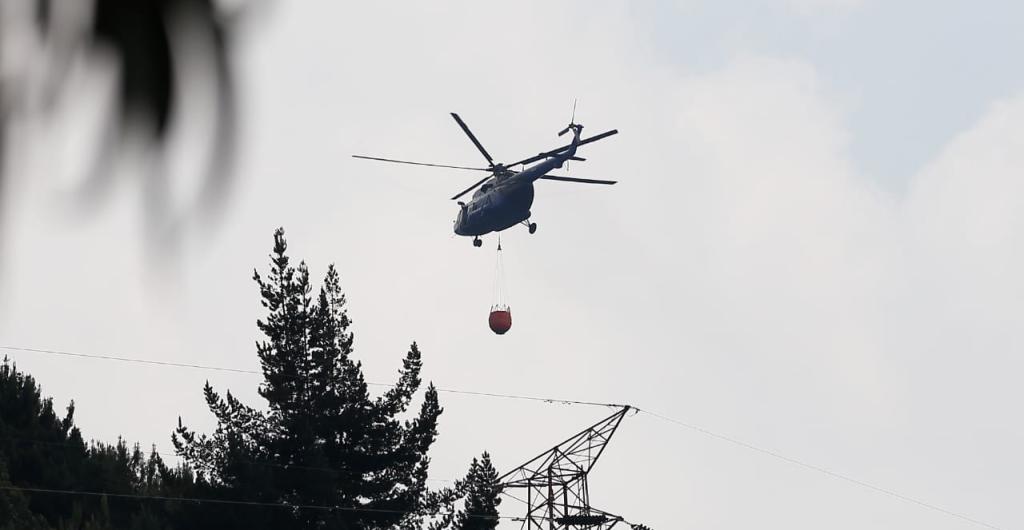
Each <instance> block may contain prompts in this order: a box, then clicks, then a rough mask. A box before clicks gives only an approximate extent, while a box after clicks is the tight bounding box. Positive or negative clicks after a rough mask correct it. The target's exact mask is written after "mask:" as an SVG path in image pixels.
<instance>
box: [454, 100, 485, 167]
mask: <svg viewBox="0 0 1024 530" xmlns="http://www.w3.org/2000/svg"><path fill="white" fill-rule="evenodd" d="M452 117H453V118H455V121H457V122H458V123H459V127H462V132H464V133H466V136H468V137H469V139H470V140H473V145H475V146H476V148H477V149H479V150H480V153H481V154H482V155H484V158H486V159H487V163H488V164H490V165H492V166H493V165H494V160H493V159H492V158H491V155H490V153H488V152H487V150H486V149H484V146H482V145H480V140H477V139H476V136H475V135H473V132H472V131H470V130H469V127H467V126H466V122H464V121H462V118H460V117H459V115H458V114H455V113H454V112H453V113H452Z"/></svg>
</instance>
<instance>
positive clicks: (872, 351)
mask: <svg viewBox="0 0 1024 530" xmlns="http://www.w3.org/2000/svg"><path fill="white" fill-rule="evenodd" d="M1021 20H1024V4H1020V3H1019V2H1012V1H1009V0H1007V1H1003V2H997V1H985V2H952V1H950V2H926V1H909V0H901V1H896V2H891V1H890V2H883V1H881V0H778V1H774V2H773V1H769V0H749V1H739V0H736V1H725V2H712V1H700V0H689V1H683V0H679V1H665V2H625V1H622V2H610V1H609V2H592V1H591V2H584V1H578V2H543V1H540V0H537V1H520V2H515V3H506V4H505V5H504V6H494V5H493V4H491V3H487V4H486V5H485V4H484V3H481V2H473V1H469V0H466V1H459V2H454V1H452V2H447V1H446V2H415V3H414V2H408V3H405V2H403V3H394V2H361V3H352V2H332V1H327V0H323V1H316V2H314V1H302V2H274V3H270V5H267V6H266V7H265V8H264V9H261V10H260V11H259V12H258V13H254V14H253V16H252V17H250V18H249V19H248V20H247V22H246V30H247V32H246V33H244V34H243V35H242V36H241V37H242V38H240V39H239V41H238V42H237V43H236V45H237V50H238V55H237V61H238V62H237V65H236V66H237V73H238V76H239V85H240V87H241V89H242V90H243V92H242V97H241V107H242V111H243V112H242V114H243V122H242V124H241V130H242V131H243V133H242V137H241V142H242V143H241V145H242V147H241V152H240V154H241V156H240V160H239V162H238V171H239V173H238V179H239V184H240V185H239V187H238V188H237V189H236V190H235V193H234V194H233V196H232V199H231V201H230V204H228V205H227V207H226V208H225V210H224V212H223V214H224V215H223V216H222V217H221V221H220V222H219V223H217V224H212V225H209V224H202V225H194V226H191V227H189V228H188V229H187V231H186V232H185V233H184V234H183V235H182V237H181V239H180V241H179V244H178V246H177V248H176V249H165V250H163V251H160V252H155V253H154V252H151V251H147V250H146V248H147V245H146V244H144V243H143V240H144V236H145V234H146V231H145V230H144V228H143V227H142V221H143V219H144V217H143V215H142V207H143V204H142V201H141V192H140V189H139V185H138V181H137V180H135V179H133V178H132V177H133V176H137V175H136V174H137V173H138V172H139V171H141V169H140V168H139V167H138V166H137V165H136V166H132V164H131V163H126V164H125V165H124V167H123V168H122V173H123V174H122V180H121V181H120V186H119V187H118V188H116V189H115V192H114V193H113V194H112V195H111V196H110V197H109V201H108V202H107V204H106V205H105V209H103V210H102V211H101V212H100V213H99V214H98V215H96V216H93V217H88V218H81V217H70V216H68V215H67V212H66V210H67V208H66V205H67V202H66V200H67V191H68V190H69V189H71V188H72V187H73V185H74V181H75V179H76V178H78V176H79V175H80V168H81V166H83V165H85V164H86V163H87V161H88V160H89V157H88V155H87V152H88V150H89V149H90V147H89V145H90V142H89V138H90V127H91V126H93V125H94V123H95V120H94V119H92V117H91V116H92V114H91V113H92V112H94V111H95V109H97V108H101V105H100V103H101V102H102V101H104V90H105V88H104V87H107V86H109V83H110V80H109V79H104V78H103V76H93V77H89V76H84V77H83V78H82V80H80V81H79V82H78V83H77V84H76V85H75V86H76V87H77V88H76V93H75V94H74V95H73V98H72V99H69V100H68V101H70V102H71V103H69V104H68V105H66V106H65V110H66V114H65V115H64V116H63V117H62V119H60V120H55V121H53V122H48V123H37V124H33V125H31V126H25V127H24V128H23V129H21V134H20V136H18V137H16V138H14V142H15V143H16V145H17V149H15V151H14V152H13V153H12V159H11V160H9V161H8V163H9V168H13V169H12V170H11V171H10V178H11V182H10V183H9V186H10V187H9V192H10V193H9V194H8V196H7V199H6V200H7V202H6V203H5V204H4V205H3V207H4V212H5V224H4V225H3V227H2V229H3V230H4V236H5V239H6V242H5V245H4V247H3V254H4V255H3V256H2V259H3V275H2V278H0V343H2V344H3V345H14V346H25V347H37V348H52V349H58V350H71V351H78V352H85V353H94V354H108V355H122V356H129V357H142V358H147V359H157V360H163V361H174V362H189V363H202V364H208V365H217V366H230V367H237V368H244V369H256V368H257V367H258V362H257V358H256V356H255V351H254V347H253V343H254V341H255V340H257V339H258V338H259V335H258V331H257V329H256V326H255V319H256V318H257V317H258V316H259V315H260V314H261V308H260V306H259V301H258V292H257V289H256V287H255V285H254V284H253V282H252V280H251V276H252V270H253V268H254V267H256V268H259V269H260V270H265V268H266V264H267V259H266V255H267V253H268V252H269V250H270V246H271V242H272V241H271V234H272V231H273V229H274V228H275V227H278V226H284V227H285V229H286V230H287V233H288V239H289V243H290V248H291V254H292V255H293V256H294V257H296V258H302V259H305V260H307V262H308V263H309V264H310V267H311V270H312V271H313V273H314V275H315V276H317V278H318V279H319V278H320V277H322V275H323V273H324V272H325V270H326V266H327V264H328V263H331V262H333V263H336V264H337V266H338V268H339V270H340V272H341V275H342V279H343V286H344V288H345V289H346V291H347V293H348V296H349V301H350V314H351V316H352V317H353V319H354V322H355V323H354V330H355V332H356V349H357V355H358V357H359V358H360V359H361V360H362V361H363V362H364V367H365V370H366V372H367V376H368V378H369V379H370V380H373V381H387V380H389V379H391V378H392V377H393V374H394V373H395V371H396V370H397V369H398V368H399V366H400V361H401V356H402V355H403V353H404V352H405V351H406V349H407V347H408V345H409V343H411V342H412V341H414V340H415V341H418V342H419V344H420V346H421V349H422V351H423V352H424V359H425V369H424V370H425V375H426V377H427V379H430V380H432V381H434V382H435V383H436V384H438V385H439V386H442V387H448V388H460V389H466V390H479V391H488V392H509V393H516V394H529V395H542V396H554V397H567V398H574V399H585V400H595V401H602V402H604V401H608V402H617V403H630V404H633V405H636V406H639V407H642V408H647V409H651V410H653V411H655V412H658V413H661V414H665V415H668V416H671V417H673V418H676V419H678V420H681V421H684V422H688V423H691V424H694V425H698V426H700V427H703V428H705V429H708V430H710V431H713V432H716V433H720V434H722V435H726V436H729V437H732V438H735V439H739V440H742V441H744V442H747V443H750V444H753V445H756V446H758V447H761V448H764V449H766V450H769V451H774V452H777V453H780V454H783V455H786V456H789V457H793V458H796V459H798V460H801V461H804V462H807V463H809V464H813V465H816V466H821V467H823V468H827V469H829V470H832V471H834V472H837V473H841V474H843V475H847V476H849V477H853V478H855V479H858V480H861V481H864V482H867V483H870V484H873V485H876V486H879V487H882V488H886V489H889V490H893V491H895V492H899V493H900V494H903V495H906V496H909V497H913V498H915V499H919V500H921V501H925V502H927V503H931V504H934V505H937V506H941V507H943V508H944V509H947V510H950V511H953V512H957V513H960V514H963V515H966V516H968V517H972V518H975V519H978V520H981V521H984V522H986V523H989V524H991V525H994V526H996V527H1000V528H1007V529H1008V528H1018V527H1022V526H1024V510H1022V509H1021V507H1020V502H1019V501H1020V499H1021V498H1024V479H1022V478H1021V477H1024V456H1022V455H1021V452H1020V448H1021V447H1022V446H1024V420H1022V418H1021V414H1020V410H1021V403H1022V402H1024V387H1022V386H1021V385H1020V379H1021V376H1022V374H1024V358H1022V353H1024V348H1022V346H1024V343H1022V340H1021V333H1022V331H1021V329H1022V324H1024V278H1022V276H1021V274H1020V271H1021V270H1024V250H1022V249H1024V208H1022V206H1024V204H1022V202H1024V199H1022V197H1024V180H1022V179H1021V177H1020V175H1021V168H1022V167H1024V66H1022V65H1024V63H1022V62H1021V61H1020V58H1019V55H1020V50H1022V49H1024V33H1022V32H1021V31H1020V21H1021ZM573 98H579V107H578V109H577V113H576V117H577V121H580V122H582V123H583V124H585V125H586V127H587V130H586V132H587V133H596V132H599V131H601V130H605V129H609V128H618V129H619V130H620V131H621V134H619V135H618V136H615V137H613V138H610V139H608V140H603V141H601V142H598V143H595V144H592V145H588V146H586V147H585V148H582V149H581V154H582V156H585V157H587V158H588V161H587V162H584V163H574V164H573V165H572V167H571V174H573V175H576V176H580V177H592V178H611V179H617V180H619V181H620V182H619V184H618V185H617V186H615V187H611V188H608V187H597V186H591V187H587V186H582V185H574V184H566V183H559V182H543V183H540V184H539V185H538V195H537V200H536V202H535V205H534V208H533V214H534V218H533V220H534V221H535V222H537V223H538V225H539V229H538V231H537V233H536V234H534V235H529V234H527V233H526V230H525V229H523V228H513V229H511V230H509V231H507V232H505V233H504V234H503V236H502V242H503V244H504V247H505V249H506V250H505V266H506V271H507V279H506V281H507V284H508V286H509V296H510V300H511V305H512V311H513V319H514V324H513V327H512V330H511V331H510V332H509V334H507V335H505V336H502V337H498V336H495V335H493V334H492V333H491V332H490V331H489V330H488V329H487V327H486V317H487V311H488V308H489V305H490V303H491V295H492V289H491V287H492V282H493V280H494V278H493V273H494V260H495V251H494V248H495V238H494V237H487V238H485V239H486V240H485V244H484V246H483V248H481V249H476V248H473V247H472V245H471V244H470V241H469V239H466V238H453V237H452V236H451V222H452V219H453V218H454V216H455V214H456V210H457V207H456V206H455V205H454V204H453V203H452V202H451V201H448V200H447V198H448V197H451V196H452V195H453V194H454V193H455V192H457V191H459V190H461V189H462V188H464V187H465V186H467V185H468V184H469V183H471V182H472V181H473V178H474V177H475V175H473V174H469V173H466V172H455V171H446V170H438V169H432V168H413V167H403V166H390V165H385V164H376V163H373V162H367V161H362V160H355V159H352V158H350V155H351V154H353V153H364V154H372V155H379V156H393V157H399V158H408V159H419V160H425V161H434V162H440V163H449V164H466V165H475V164H479V163H481V160H480V157H479V154H478V153H477V152H476V151H475V149H474V148H473V146H472V144H471V143H470V142H469V141H468V140H467V139H466V138H465V137H464V136H463V135H462V133H461V132H460V131H459V129H458V127H457V126H456V125H455V123H454V122H453V121H452V120H451V118H450V117H449V116H448V112H450V111H458V112H460V114H461V115H462V117H463V118H464V119H465V120H466V121H467V122H468V124H469V126H470V127H471V128H472V129H473V130H474V132H475V133H476V134H477V136H478V137H479V138H480V140H481V141H482V143H483V144H484V145H485V146H486V147H487V149H488V150H489V151H490V152H491V154H492V155H494V156H495V157H496V158H497V159H498V160H505V161H509V160H512V159H518V158H522V157H523V156H527V155H530V154H533V153H536V152H539V151H541V150H544V149H547V148H551V147H554V146H556V145H559V139H558V138H557V137H556V136H555V133H556V132H557V131H558V130H559V129H561V128H562V127H564V126H565V124H566V121H567V120H568V118H569V112H570V110H571V106H572V101H573ZM183 112H184V113H185V114H186V115H189V116H192V117H197V118H200V119H198V120H196V121H195V122H194V124H195V127H193V128H187V127H186V128H184V129H182V130H181V132H182V134H181V135H180V136H179V137H177V138H176V140H175V143H174V144H173V145H172V150H171V157H170V158H171V164H170V165H171V169H170V171H172V172H173V174H175V175H177V176H179V177H181V179H180V181H186V182H185V183H184V184H181V185H180V186H179V187H178V188H177V189H175V190H174V192H175V193H180V195H178V197H180V198H179V199H178V200H180V202H181V203H182V204H184V203H185V202H187V198H186V197H187V195H188V193H189V191H190V189H189V186H188V184H187V178H186V177H188V176H189V175H192V174H194V173H195V168H196V167H199V164H200V163H201V161H202V160H203V158H202V149H203V145H204V136H203V133H202V131H203V130H204V129H203V120H202V118H203V117H204V116H205V115H208V113H204V111H203V109H202V108H201V106H198V107H188V106H186V108H185V109H183ZM6 353H7V354H9V355H11V356H12V357H13V358H14V359H16V360H17V362H18V365H19V367H21V368H23V369H25V370H27V371H29V372H30V373H32V374H33V375H34V376H36V377H37V378H38V379H39V381H40V382H41V383H42V385H43V389H44V392H45V393H46V394H48V395H52V396H54V397H55V399H56V401H57V403H58V405H59V406H60V407H63V406H65V405H66V404H67V402H68V401H69V400H70V399H75V402H76V404H77V417H78V423H79V425H80V426H81V427H82V429H83V431H84V432H85V434H86V436H88V437H93V438H96V439H99V440H104V441H114V440H115V439H116V438H117V436H119V435H120V436H124V437H125V438H126V439H128V440H130V441H138V442H141V443H143V444H144V445H148V444H156V445H157V446H158V447H159V448H161V449H163V450H168V451H170V440H169V438H170V432H171V430H172V429H173V427H174V426H175V425H176V422H177V418H178V416H179V415H181V416H182V417H183V419H184V421H185V422H186V423H188V424H190V425H194V426H197V427H200V428H205V429H208V428H210V427H211V426H212V418H211V416H210V414H209V412H208V411H206V409H205V406H204V403H203V400H202V394H201V386H202V383H203V381H205V380H207V379H208V380H209V381H210V382H211V384H213V386H214V387H215V388H217V389H218V390H226V389H230V390H231V391H232V392H233V393H235V394H237V395H239V396H242V397H244V398H245V399H246V400H247V401H248V402H250V403H258V402H259V401H258V399H259V398H258V397H257V395H256V386H257V384H258V382H259V379H258V378H257V377H255V376H247V375H230V374H224V373H217V372H201V371H190V370H184V369H170V368H158V367H146V366H137V365H127V364H122V363H112V362H103V361H87V360H73V359H67V358H54V357H47V356H41V355H35V354H27V353H19V352H6ZM442 402H443V405H444V406H445V414H444V416H443V418H442V423H441V427H440V438H439V440H438V442H437V445H436V446H435V449H434V451H433V457H434V460H433V467H432V470H431V476H432V477H434V478H439V479H450V478H455V477H457V476H461V475H462V474H463V473H464V471H465V468H466V466H467V465H468V462H469V460H470V459H471V458H472V457H473V456H475V455H477V454H479V453H480V452H481V451H483V450H485V449H487V450H489V451H491V453H492V454H493V456H494V459H495V462H496V464H497V465H498V466H499V467H500V468H501V469H503V470H506V469H509V468H511V467H514V466H515V465H518V464H520V463H521V462H522V461H524V460H526V459H527V458H529V457H532V456H533V455H534V454H536V453H539V452H541V451H542V450H544V449H547V448H549V447H550V446H551V445H553V444H554V443H557V442H558V441H560V440H562V439H564V438H565V437H567V436H568V435H570V434H573V433H575V432H576V431H579V430H580V429H582V428H583V427H586V426H587V425H589V424H591V423H593V422H595V421H597V420H598V419H600V418H602V417H604V416H606V415H607V414H609V413H610V412H611V411H610V410H606V409H601V408H587V407H581V406H566V405H546V404H539V403H531V402H518V401H505V400H497V399H485V398H478V397H466V396H458V395H451V394H444V395H442ZM591 491H592V496H593V501H594V504H595V506H597V507H599V508H602V509H604V510H607V511H610V512H613V513H619V514H622V515H623V516H625V517H626V518H628V519H629V520H631V521H636V522H643V523H646V524H648V525H650V526H651V527H652V528H656V529H660V530H666V529H676V528H702V529H739V528H749V527H751V526H753V525H757V526H760V527H769V528H782V527H785V528H796V529H803V528H806V529H812V528H814V529H817V528H822V527H829V528H834V529H851V530H852V529H858V530H859V529H863V528H878V529H903V528H932V529H966V528H972V527H975V526H972V525H971V524H970V523H968V522H966V521H964V520H961V519H958V518H955V517H952V516H950V515H946V514H943V513H939V512H936V511H933V510H928V509H926V508H923V507H921V506H919V505H916V504H913V503H910V502H905V501H901V500H898V499H895V498H893V497H891V496H887V495H884V494H880V493H878V492H876V491H871V490H869V489H866V488H863V487H859V486H856V485H853V484H851V483H848V482H844V481H841V480H837V479H835V478H832V477H829V476H826V475H824V474H821V473H816V472H814V471H810V470H808V469H805V468H801V467H798V466H794V465H792V464H789V463H786V462H782V461H780V460H778V459H773V458H771V457H768V456H766V455H764V454H761V453H758V452H755V451H751V450H749V449H745V448H742V447H738V446H736V445H733V444H729V443H727V442H724V441H722V440H720V439H716V438H713V437H710V436H707V435H705V434H701V433H698V432H695V431H693V430H687V429H684V428H681V427H679V426H677V425H674V424H670V423H667V422H663V421H659V420H657V419H655V418H652V417H650V416H645V415H638V416H635V417H630V418H627V419H626V420H625V421H624V423H623V425H622V428H621V429H620V431H619V433H618V434H617V435H616V438H615V439H614V440H613V442H612V445H611V446H610V448H609V450H608V451H607V452H606V453H605V456H604V457H603V460H602V461H601V462H600V464H599V465H598V466H597V468H596V470H595V471H594V473H593V474H592V476H591ZM503 514H505V515H520V514H521V506H517V505H516V504H515V503H514V502H511V501H509V502H506V504H505V505H503ZM505 524H506V525H507V527H508V528H515V527H517V526H518V524H512V523H505ZM505 527H506V526H503V527H502V528H505Z"/></svg>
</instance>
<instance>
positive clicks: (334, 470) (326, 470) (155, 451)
mask: <svg viewBox="0 0 1024 530" xmlns="http://www.w3.org/2000/svg"><path fill="white" fill-rule="evenodd" d="M2 440H10V441H13V442H16V443H24V444H31V445H41V446H49V447H67V448H71V449H78V448H84V449H85V450H89V449H91V448H92V447H93V446H90V445H86V444H85V442H84V440H83V445H82V446H79V445H77V444H74V443H69V442H55V441H50V440H35V439H31V438H21V437H18V436H5V435H2V434H0V441H2ZM90 442H95V441H94V440H91V441H90ZM139 450H140V451H141V450H142V447H141V445H139ZM145 454H147V455H157V456H159V457H160V458H164V459H170V458H178V457H179V456H180V455H178V454H176V453H168V452H167V451H160V450H158V449H157V448H156V445H155V444H154V445H152V446H151V450H150V451H146V452H145ZM236 462H238V463H241V464H246V465H250V466H255V467H273V468H279V469H305V470H309V471H321V472H324V473H340V472H343V471H345V470H342V469H338V468H334V467H327V466H308V465H304V464H278V463H274V462H255V461H252V460H236ZM426 480H427V481H429V482H444V483H447V484H454V483H456V482H458V481H457V480H456V479H448V478H427V479H426Z"/></svg>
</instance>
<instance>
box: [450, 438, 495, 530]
mask: <svg viewBox="0 0 1024 530" xmlns="http://www.w3.org/2000/svg"><path fill="white" fill-rule="evenodd" d="M463 488H464V491H465V495H466V502H465V506H463V508H462V510H461V511H459V513H458V514H457V515H456V516H455V521H454V527H453V528H454V529H455V530H494V529H495V528H497V527H498V520H499V519H498V506H499V505H500V504H501V497H500V495H501V485H500V484H499V483H498V471H497V470H496V469H494V465H493V464H492V463H491V455H489V454H487V452H484V454H483V456H481V457H480V460H477V459H476V458H474V459H473V463H472V464H470V466H469V473H467V474H466V479H465V482H464V484H463Z"/></svg>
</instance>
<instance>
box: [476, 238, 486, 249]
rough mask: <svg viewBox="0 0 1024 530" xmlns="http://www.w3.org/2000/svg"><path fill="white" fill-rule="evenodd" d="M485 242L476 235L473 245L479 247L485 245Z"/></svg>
mask: <svg viewBox="0 0 1024 530" xmlns="http://www.w3.org/2000/svg"><path fill="white" fill-rule="evenodd" d="M483 244H484V242H483V241H481V240H480V238H479V237H474V238H473V246H474V247H477V248H479V247H481V246H483Z"/></svg>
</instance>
